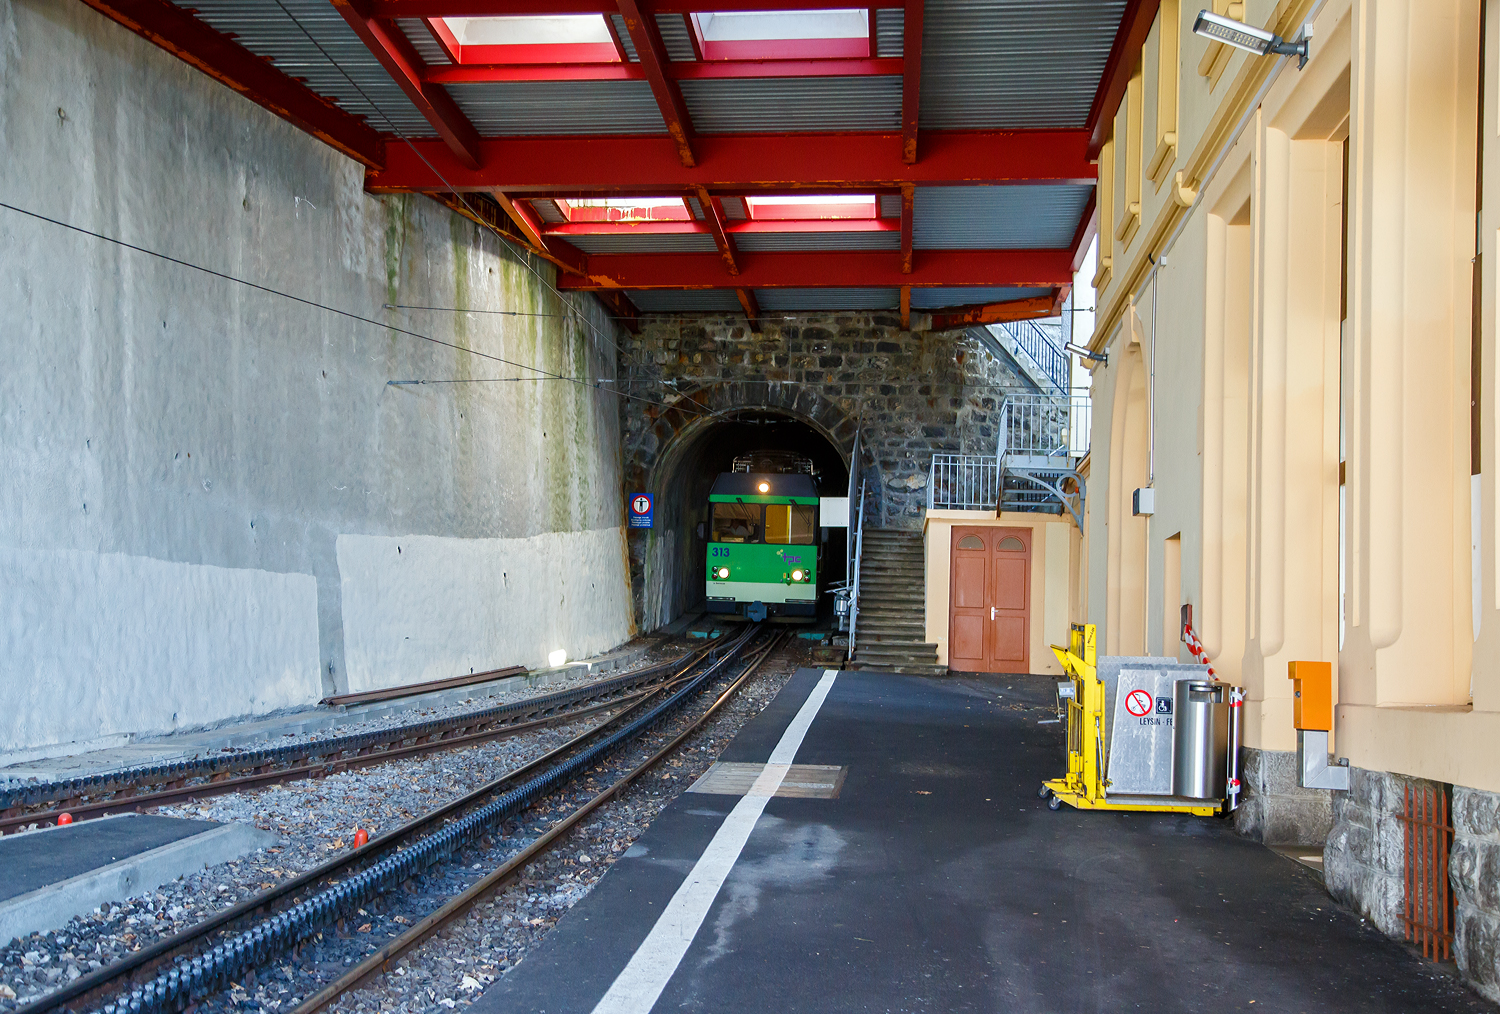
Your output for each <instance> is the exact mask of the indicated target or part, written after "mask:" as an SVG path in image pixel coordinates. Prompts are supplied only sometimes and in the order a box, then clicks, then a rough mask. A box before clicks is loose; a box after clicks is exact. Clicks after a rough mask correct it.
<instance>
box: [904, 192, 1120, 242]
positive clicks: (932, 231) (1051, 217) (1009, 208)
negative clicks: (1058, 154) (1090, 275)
mask: <svg viewBox="0 0 1500 1014" xmlns="http://www.w3.org/2000/svg"><path fill="white" fill-rule="evenodd" d="M1092 191H1093V186H1092V185H1090V184H1083V185H1074V184H1038V185H1035V186H994V187H918V188H917V192H916V201H915V205H914V207H913V209H912V243H913V245H914V246H916V247H918V248H920V249H928V250H1043V249H1046V250H1061V249H1064V248H1066V247H1067V246H1068V245H1069V244H1070V243H1072V242H1073V234H1074V233H1075V232H1076V231H1077V230H1078V220H1079V219H1080V218H1081V217H1082V216H1083V207H1084V205H1085V204H1087V203H1088V199H1089V194H1090V193H1091V192H1092Z"/></svg>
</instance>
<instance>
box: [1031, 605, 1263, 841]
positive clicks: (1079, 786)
mask: <svg viewBox="0 0 1500 1014" xmlns="http://www.w3.org/2000/svg"><path fill="white" fill-rule="evenodd" d="M1052 650H1053V652H1054V653H1055V654H1056V655H1057V658H1058V661H1060V662H1061V663H1062V666H1063V669H1064V670H1065V671H1066V672H1067V674H1068V676H1069V677H1070V679H1071V681H1072V693H1071V695H1069V693H1068V688H1067V687H1066V685H1063V686H1060V687H1059V692H1060V693H1061V695H1062V696H1063V697H1064V698H1066V704H1067V712H1068V718H1067V723H1068V724H1067V728H1068V771H1067V774H1065V775H1063V776H1062V777H1061V778H1053V779H1051V780H1049V781H1046V782H1043V783H1042V789H1041V792H1040V795H1041V797H1042V798H1043V799H1047V800H1048V804H1047V805H1048V806H1050V807H1051V808H1052V809H1054V810H1056V809H1060V808H1061V806H1062V804H1063V803H1067V804H1068V805H1069V806H1072V807H1075V808H1077V809H1080V810H1138V811H1143V812H1156V813H1191V814H1195V815H1197V816H1200V817H1213V816H1217V815H1220V814H1224V813H1227V812H1228V811H1229V810H1231V809H1233V808H1234V805H1235V803H1236V796H1237V793H1238V788H1239V782H1238V777H1237V775H1238V770H1237V768H1238V764H1237V760H1238V756H1237V755H1238V753H1239V750H1238V742H1239V735H1238V732H1239V713H1240V712H1241V711H1242V710H1243V709H1242V707H1241V706H1240V702H1241V701H1243V696H1242V695H1241V694H1240V693H1239V691H1238V690H1237V689H1236V688H1229V689H1230V711H1229V722H1230V729H1229V741H1228V750H1227V754H1228V757H1227V771H1226V774H1227V778H1226V780H1225V784H1226V786H1227V791H1226V793H1225V796H1224V798H1220V799H1202V798H1188V797H1183V796H1175V795H1146V794H1130V795H1124V794H1119V793H1117V794H1115V795H1113V796H1111V795H1110V793H1109V791H1108V790H1109V786H1110V781H1109V778H1108V775H1107V772H1108V751H1107V749H1106V743H1105V714H1106V700H1105V697H1106V694H1107V693H1108V688H1107V685H1106V684H1105V681H1104V680H1103V679H1101V678H1099V675H1098V664H1099V659H1098V646H1097V643H1096V635H1095V628H1094V625H1093V624H1092V623H1088V624H1074V625H1073V627H1072V630H1071V631H1070V632H1069V638H1068V646H1067V647H1066V648H1064V647H1061V646H1059V645H1052ZM1163 661H1166V660H1163ZM1049 797H1050V798H1049Z"/></svg>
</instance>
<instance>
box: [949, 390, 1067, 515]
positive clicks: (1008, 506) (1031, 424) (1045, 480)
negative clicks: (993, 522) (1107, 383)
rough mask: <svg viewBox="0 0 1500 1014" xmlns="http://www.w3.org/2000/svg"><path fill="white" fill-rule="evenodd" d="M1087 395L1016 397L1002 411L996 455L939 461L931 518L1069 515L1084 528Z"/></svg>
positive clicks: (965, 455)
mask: <svg viewBox="0 0 1500 1014" xmlns="http://www.w3.org/2000/svg"><path fill="white" fill-rule="evenodd" d="M1090 412H1091V403H1090V400H1089V397H1088V395H1086V394H1082V395H1079V394H1055V395H1047V394H1020V395H1011V396H1010V397H1008V398H1006V399H1005V403H1004V404H1003V405H1002V406H1001V407H1000V413H999V426H998V429H999V433H998V434H997V438H996V442H995V454H994V455H993V456H990V455H976V454H935V455H933V457H932V465H931V468H930V472H929V475H928V480H927V508H928V510H996V511H1035V512H1042V513H1050V514H1061V513H1062V512H1063V511H1064V510H1066V511H1068V512H1069V513H1070V514H1071V515H1072V516H1073V520H1074V522H1076V523H1077V525H1078V527H1079V528H1080V529H1081V528H1082V527H1083V505H1084V497H1085V495H1086V493H1087V486H1086V483H1085V481H1084V479H1083V476H1081V475H1079V474H1078V464H1079V462H1080V461H1081V460H1082V459H1083V457H1084V455H1086V454H1088V449H1089V425H1090Z"/></svg>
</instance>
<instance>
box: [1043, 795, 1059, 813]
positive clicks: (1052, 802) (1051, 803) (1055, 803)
mask: <svg viewBox="0 0 1500 1014" xmlns="http://www.w3.org/2000/svg"><path fill="white" fill-rule="evenodd" d="M1047 809H1049V810H1061V809H1062V800H1061V799H1058V798H1057V797H1056V796H1053V797H1052V798H1051V799H1049V800H1047Z"/></svg>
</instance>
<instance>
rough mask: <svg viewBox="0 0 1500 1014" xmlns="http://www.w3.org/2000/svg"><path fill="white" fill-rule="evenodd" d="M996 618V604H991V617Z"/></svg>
mask: <svg viewBox="0 0 1500 1014" xmlns="http://www.w3.org/2000/svg"><path fill="white" fill-rule="evenodd" d="M994 618H995V607H994V606H990V619H992V620H993V619H994Z"/></svg>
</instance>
